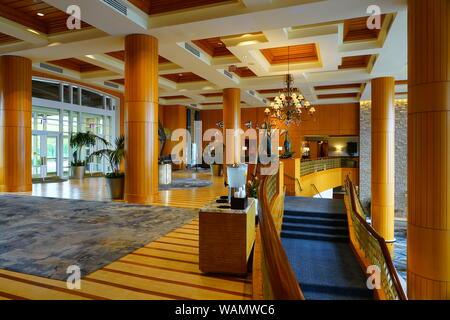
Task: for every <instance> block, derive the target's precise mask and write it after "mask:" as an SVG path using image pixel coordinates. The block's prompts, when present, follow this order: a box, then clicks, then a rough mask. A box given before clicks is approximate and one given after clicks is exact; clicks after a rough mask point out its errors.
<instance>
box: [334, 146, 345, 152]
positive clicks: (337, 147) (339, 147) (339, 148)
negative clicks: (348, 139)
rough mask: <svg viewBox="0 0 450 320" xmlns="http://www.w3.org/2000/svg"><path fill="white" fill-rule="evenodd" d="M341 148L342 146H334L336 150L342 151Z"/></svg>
mask: <svg viewBox="0 0 450 320" xmlns="http://www.w3.org/2000/svg"><path fill="white" fill-rule="evenodd" d="M343 148H344V147H343V146H341V145H338V146H336V151H337V152H342V149H343Z"/></svg>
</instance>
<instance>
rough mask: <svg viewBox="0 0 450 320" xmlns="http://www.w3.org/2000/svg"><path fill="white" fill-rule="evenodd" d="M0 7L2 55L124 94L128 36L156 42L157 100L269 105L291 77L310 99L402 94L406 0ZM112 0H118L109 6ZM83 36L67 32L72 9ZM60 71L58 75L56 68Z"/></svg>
mask: <svg viewBox="0 0 450 320" xmlns="http://www.w3.org/2000/svg"><path fill="white" fill-rule="evenodd" d="M372 2H373V1H370V0H235V1H225V0H130V1H126V0H114V1H112V2H111V1H103V0H46V1H39V0H36V1H33V0H0V54H14V55H20V56H25V57H28V58H30V59H32V61H33V68H34V69H36V70H39V71H41V72H45V73H52V72H53V73H55V72H57V71H61V72H62V73H60V74H59V75H60V76H63V77H67V78H68V79H74V80H77V81H82V82H86V83H92V84H95V85H97V86H104V87H106V88H108V89H111V87H116V90H117V91H118V92H120V91H123V89H124V84H125V80H124V60H125V52H124V36H125V35H126V34H130V33H143V34H149V35H152V36H155V37H156V38H158V40H159V93H160V103H161V104H185V105H190V106H192V107H194V108H199V109H215V108H221V107H222V93H221V91H222V89H224V88H229V87H238V88H241V92H242V94H241V99H242V104H243V106H244V107H247V106H248V107H255V106H257V107H264V106H266V105H267V104H268V103H269V102H270V100H272V98H273V97H274V95H276V94H277V93H278V92H279V90H280V89H281V88H282V87H283V85H284V75H285V74H286V73H287V72H288V68H289V72H290V73H291V74H292V75H293V77H294V80H295V86H296V87H298V88H299V89H300V90H301V91H302V93H303V94H304V96H305V97H306V98H307V99H308V100H310V101H311V103H313V104H333V103H336V104H337V103H349V102H358V101H360V100H367V99H370V90H371V86H370V80H371V79H372V78H375V77H380V76H394V77H396V79H397V80H398V81H397V83H396V92H397V93H398V94H397V97H399V98H405V97H406V94H407V81H406V79H407V75H406V70H407V54H406V50H407V48H406V47H407V43H406V35H407V34H406V24H407V23H406V8H407V6H406V3H407V1H406V0H378V1H377V4H378V5H379V7H380V9H381V11H382V15H381V17H380V21H381V25H380V28H379V29H369V28H368V27H367V19H368V17H367V15H368V14H367V8H368V6H369V5H372V4H373V3H372ZM108 3H114V4H116V5H117V4H119V5H120V6H119V7H117V6H116V7H112V6H110V5H109V4H108ZM72 4H76V5H78V6H79V7H80V8H81V19H82V21H83V24H82V29H81V30H68V29H67V27H66V19H67V17H68V15H67V14H66V13H65V12H66V9H67V7H68V6H69V5H72ZM48 66H56V67H57V71H49V68H48Z"/></svg>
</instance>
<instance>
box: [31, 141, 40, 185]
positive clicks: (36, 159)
mask: <svg viewBox="0 0 450 320" xmlns="http://www.w3.org/2000/svg"><path fill="white" fill-rule="evenodd" d="M31 145H32V149H31V168H32V178H33V179H39V178H42V157H43V154H42V150H41V135H38V134H33V136H32V140H31Z"/></svg>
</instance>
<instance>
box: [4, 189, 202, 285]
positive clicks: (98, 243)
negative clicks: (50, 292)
mask: <svg viewBox="0 0 450 320" xmlns="http://www.w3.org/2000/svg"><path fill="white" fill-rule="evenodd" d="M196 216H197V214H196V212H195V211H194V210H191V209H182V208H169V207H160V206H139V205H131V204H124V203H113V202H101V201H83V200H66V199H53V198H41V197H31V196H18V195H0V268H3V269H8V270H11V271H17V272H23V273H28V274H33V275H37V276H43V277H48V278H53V279H58V280H65V279H66V278H67V274H66V269H67V267H68V266H70V265H78V266H79V267H80V268H81V272H82V275H83V276H86V275H88V274H90V273H92V272H94V271H96V270H98V269H100V268H102V267H104V266H106V265H108V264H110V263H111V262H113V261H115V260H117V259H119V258H121V257H123V256H125V255H126V254H128V253H130V252H133V251H135V250H136V249H138V248H140V247H142V246H144V245H146V244H148V243H150V242H152V241H154V240H156V239H158V238H160V237H161V236H163V235H165V234H167V233H169V232H171V231H173V230H175V229H177V228H179V227H181V226H183V225H185V224H186V223H187V222H189V221H191V220H192V219H194V218H195V217H196Z"/></svg>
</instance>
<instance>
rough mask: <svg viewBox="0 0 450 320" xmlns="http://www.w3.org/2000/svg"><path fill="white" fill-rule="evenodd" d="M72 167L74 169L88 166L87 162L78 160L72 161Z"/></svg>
mask: <svg viewBox="0 0 450 320" xmlns="http://www.w3.org/2000/svg"><path fill="white" fill-rule="evenodd" d="M70 165H71V166H72V167H85V166H86V161H81V160H78V161H72V162H71V163H70Z"/></svg>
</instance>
